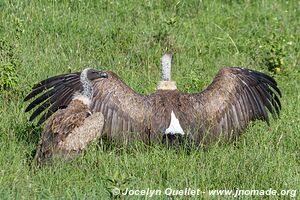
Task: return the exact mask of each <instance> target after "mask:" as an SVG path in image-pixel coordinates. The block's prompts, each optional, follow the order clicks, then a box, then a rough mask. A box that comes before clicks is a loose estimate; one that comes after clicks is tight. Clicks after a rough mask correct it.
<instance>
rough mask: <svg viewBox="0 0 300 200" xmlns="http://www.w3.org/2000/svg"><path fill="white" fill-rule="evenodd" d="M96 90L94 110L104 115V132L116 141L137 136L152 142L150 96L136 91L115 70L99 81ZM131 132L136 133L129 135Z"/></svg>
mask: <svg viewBox="0 0 300 200" xmlns="http://www.w3.org/2000/svg"><path fill="white" fill-rule="evenodd" d="M94 89H95V91H94V97H93V100H92V102H93V105H92V110H93V112H101V113H102V114H103V115H104V119H105V123H104V129H103V131H104V133H106V134H108V136H109V137H111V138H114V139H116V140H125V139H129V140H131V138H132V137H135V136H137V137H138V138H139V139H141V140H142V141H145V142H147V143H148V139H149V135H147V133H148V130H147V128H148V127H147V125H148V124H149V122H148V119H149V116H150V108H149V103H148V101H147V97H146V96H143V95H141V94H138V93H136V92H135V91H133V90H132V89H131V88H129V87H128V86H127V85H126V84H125V83H124V82H123V81H122V80H121V79H120V78H119V77H118V76H117V75H116V74H114V73H112V72H109V73H108V78H107V79H97V80H95V81H94ZM129 132H130V133H132V134H130V135H128V133H129ZM133 133H134V134H136V135H133ZM138 134H140V135H138ZM123 142H124V141H123Z"/></svg>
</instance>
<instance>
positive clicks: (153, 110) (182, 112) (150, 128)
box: [25, 54, 281, 144]
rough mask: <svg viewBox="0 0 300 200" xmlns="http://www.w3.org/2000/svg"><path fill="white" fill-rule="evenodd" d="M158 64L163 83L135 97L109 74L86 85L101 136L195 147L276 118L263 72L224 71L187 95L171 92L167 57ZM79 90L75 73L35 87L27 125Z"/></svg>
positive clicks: (270, 82) (275, 92) (272, 88)
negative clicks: (184, 141) (186, 142)
mask: <svg viewBox="0 0 300 200" xmlns="http://www.w3.org/2000/svg"><path fill="white" fill-rule="evenodd" d="M162 64H163V80H162V81H161V82H160V83H159V85H158V88H157V90H156V91H155V92H154V93H153V94H150V95H142V94H139V93H137V92H135V91H134V90H132V89H131V88H130V87H128V86H127V85H126V84H125V83H124V82H123V81H122V80H121V79H120V78H119V77H118V76H117V75H116V74H115V73H113V72H111V71H99V72H103V73H104V72H105V73H106V74H107V78H105V79H95V80H93V81H92V83H93V89H94V96H93V98H92V102H91V103H92V105H91V109H92V111H93V112H101V113H103V115H104V118H105V123H104V129H103V134H104V135H106V136H107V137H109V138H112V139H113V140H117V141H122V142H127V141H131V140H132V139H134V138H137V139H140V140H142V141H144V142H145V143H147V144H148V143H152V142H157V141H161V140H162V137H164V136H165V135H179V134H180V135H184V136H187V137H188V138H189V139H191V140H192V141H194V142H196V143H198V144H199V143H200V142H205V143H208V142H210V141H213V140H215V139H218V138H220V137H221V136H222V137H225V138H228V139H230V138H233V137H235V136H237V135H238V134H239V133H240V132H241V131H243V130H244V129H245V128H246V126H247V125H248V124H249V122H250V121H253V120H256V119H260V120H264V121H266V122H267V123H268V124H269V118H268V111H269V112H270V113H271V114H272V115H273V117H275V118H276V117H278V115H279V110H280V109H281V104H280V100H279V98H278V96H280V97H281V92H280V90H279V89H278V87H277V83H276V81H275V80H274V79H273V78H272V77H270V76H268V75H266V74H264V73H261V72H258V71H254V70H250V69H244V68H240V67H225V68H223V69H221V70H220V71H219V72H218V74H217V75H216V77H215V78H214V80H213V82H212V83H211V84H210V85H209V86H208V87H207V88H206V89H205V90H204V91H202V92H200V93H193V94H190V93H185V92H181V91H179V90H177V88H176V83H175V81H170V70H169V69H170V68H171V55H170V54H166V55H164V56H163V58H162ZM81 90H82V88H81V86H80V73H79V72H78V73H70V74H63V75H58V76H55V77H51V78H49V79H46V80H44V81H42V82H40V83H39V84H38V85H37V86H35V87H34V88H33V90H32V91H31V93H30V94H28V96H27V97H26V98H25V100H29V99H31V98H33V97H36V96H37V95H39V94H42V93H43V92H45V93H43V94H42V95H41V96H39V97H38V98H36V99H35V100H34V101H32V102H31V103H30V104H29V106H28V107H27V109H26V111H29V110H31V109H32V108H34V107H35V106H37V105H39V107H38V108H37V109H36V110H35V111H34V112H33V114H32V115H31V118H30V120H33V119H34V118H35V117H36V116H37V115H39V114H40V113H42V112H43V111H45V112H44V114H43V115H42V117H41V118H40V120H39V123H42V122H43V121H44V120H46V119H47V118H48V117H49V116H50V115H51V114H52V113H53V112H55V111H56V110H57V109H58V108H60V107H64V106H67V105H68V104H69V103H70V101H71V99H72V95H73V94H74V93H75V92H78V91H79V92H80V91H81ZM40 104H41V105H40Z"/></svg>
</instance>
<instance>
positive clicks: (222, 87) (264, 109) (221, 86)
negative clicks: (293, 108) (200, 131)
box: [194, 67, 281, 134]
mask: <svg viewBox="0 0 300 200" xmlns="http://www.w3.org/2000/svg"><path fill="white" fill-rule="evenodd" d="M278 96H279V97H281V91H280V90H279V88H278V86H277V83H276V81H275V80H274V79H273V78H272V77H270V76H268V75H266V74H263V73H261V72H257V71H253V70H248V69H243V68H238V67H227V68H223V69H221V70H220V71H219V73H218V74H217V76H216V77H215V79H214V81H213V82H212V84H211V85H210V86H209V87H208V88H207V89H206V90H204V91H203V92H201V93H198V94H194V97H196V99H197V100H198V101H199V102H201V103H200V104H199V105H201V106H200V107H198V110H199V112H201V113H202V115H201V116H205V117H204V118H203V119H202V120H203V124H205V126H206V129H209V127H212V128H211V130H217V129H215V128H213V127H222V131H223V132H225V134H231V133H230V132H231V130H233V131H234V132H235V133H238V132H240V131H242V130H243V129H244V128H245V127H246V126H247V125H248V123H249V122H250V121H253V120H255V119H261V120H264V121H266V122H267V123H268V124H269V117H268V111H269V112H270V113H271V114H272V116H273V117H274V118H276V117H278V115H279V110H280V109H281V104H280V100H279V97H278ZM213 134H220V133H218V132H217V131H215V132H214V133H213Z"/></svg>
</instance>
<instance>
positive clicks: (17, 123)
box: [0, 0, 300, 199]
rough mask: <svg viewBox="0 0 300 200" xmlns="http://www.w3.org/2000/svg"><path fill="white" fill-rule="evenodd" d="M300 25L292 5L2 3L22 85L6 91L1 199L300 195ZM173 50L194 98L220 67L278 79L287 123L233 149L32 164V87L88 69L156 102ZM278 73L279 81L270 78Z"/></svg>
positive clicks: (221, 146)
mask: <svg viewBox="0 0 300 200" xmlns="http://www.w3.org/2000/svg"><path fill="white" fill-rule="evenodd" d="M299 18H300V10H299V5H298V1H296V0H294V1H271V0H265V1H247V0H242V1H220V0H215V1H196V0H192V1H173V0H168V1H129V0H126V1H114V0H109V1H101V2H99V1H93V0H91V1H71V0H68V1H51V2H50V1H27V0H26V1H18V0H17V1H9V0H3V1H1V2H0V19H1V23H0V40H1V41H5V43H6V44H8V45H10V46H12V47H15V52H16V54H15V55H16V57H13V59H11V60H10V63H12V62H11V61H12V60H14V59H15V58H16V59H17V60H16V61H17V62H16V63H17V67H16V68H14V70H15V72H14V74H16V75H18V78H17V85H16V88H17V90H16V91H15V92H13V93H11V94H9V95H4V94H3V93H2V91H1V94H0V116H1V120H0V132H1V135H0V196H1V197H2V198H3V199H32V198H36V199H57V198H66V199H73V198H78V199H84V198H85V199H99V198H101V199H107V198H119V197H120V198H122V199H126V198H129V197H132V196H112V190H113V189H114V188H115V187H118V188H119V189H121V190H124V189H126V188H130V189H147V188H150V189H161V190H164V189H166V188H174V189H184V188H187V187H191V188H197V189H201V190H202V191H206V192H208V191H209V190H213V189H236V188H239V189H260V190H268V189H269V188H272V189H276V190H282V189H290V190H298V192H299V191H300V190H299V189H300V187H299V186H300V175H299V173H300V172H299V169H300V162H299V161H300V151H299V146H300V131H299V130H300V119H299V116H300V106H299V105H300V95H299V91H300V85H299V80H300V70H299V64H300V63H299V61H300V45H299V44H300V36H299V32H300V22H299ZM165 51H172V52H174V56H173V57H174V62H173V68H172V79H174V80H176V81H177V85H178V88H179V89H180V90H182V91H186V92H199V91H201V90H203V89H205V88H206V87H207V86H208V85H209V84H210V83H211V81H212V79H213V77H214V76H215V74H216V73H217V72H218V70H219V69H221V68H222V67H224V66H243V67H247V68H251V69H254V70H259V71H262V72H265V73H268V74H270V75H272V76H274V78H275V79H276V80H277V81H278V85H279V88H280V89H281V90H282V93H283V98H282V105H283V109H282V111H281V115H280V119H278V120H276V121H275V120H271V126H270V127H268V126H267V125H266V124H264V123H262V122H260V121H257V122H254V123H251V124H250V125H249V126H248V128H247V130H246V131H245V132H244V133H243V134H242V136H241V137H240V138H239V139H238V140H237V141H234V142H232V143H224V142H222V141H220V143H218V144H213V145H211V146H209V147H207V148H192V149H185V148H182V149H169V148H167V147H164V146H160V145H156V146H145V145H142V144H136V145H135V146H134V147H131V148H125V147H122V146H119V145H116V144H112V143H110V142H107V141H105V140H101V141H99V142H98V143H94V144H92V145H91V146H90V148H88V149H87V150H86V151H85V152H84V154H82V155H81V156H79V157H78V158H76V159H74V160H72V161H68V162H66V161H57V162H54V163H53V164H50V165H47V166H45V167H43V168H37V167H36V166H34V165H32V164H31V162H32V157H33V155H34V152H35V148H36V145H37V141H38V138H39V134H40V132H41V128H42V127H36V126H35V124H34V123H33V124H32V123H30V122H28V118H29V114H27V113H24V109H25V107H26V105H27V104H26V103H24V102H23V98H24V96H25V95H26V93H28V92H29V91H30V88H31V86H32V85H33V84H35V83H36V82H38V81H40V80H42V79H45V78H47V77H50V76H53V75H57V74H61V73H66V72H70V71H72V72H73V71H78V70H81V69H83V68H85V67H86V66H91V67H94V68H96V69H105V70H112V71H114V72H116V73H117V74H118V75H119V76H120V77H121V78H122V79H123V80H124V81H125V82H126V83H127V84H128V85H129V86H130V87H131V88H133V89H134V90H136V91H137V92H140V93H143V94H150V93H151V92H154V91H155V88H156V85H157V82H158V81H159V80H160V77H161V66H160V58H161V55H162V54H163V53H164V52H165ZM1 55H2V54H1ZM6 58H8V57H6ZM281 59H282V61H283V62H281V61H280V60H281ZM0 64H1V66H2V63H0ZM10 66H11V65H10ZM275 68H280V69H281V72H282V73H277V74H276V73H275V74H274V73H269V69H271V70H273V69H275ZM4 72H5V73H8V72H9V70H4ZM298 196H299V195H298V194H297V197H298ZM134 197H135V198H143V197H141V196H134ZM177 197H178V196H177ZM177 197H172V198H177ZM223 197H224V198H225V199H226V198H227V199H231V198H232V196H222V198H223ZM287 197H288V196H285V198H287ZM156 198H157V199H165V198H167V196H164V195H162V196H156ZM179 198H182V199H185V198H187V197H185V196H179ZM194 198H197V199H198V198H201V199H211V198H215V199H219V198H221V197H220V196H209V195H208V193H206V194H201V195H200V196H196V197H194ZM241 198H243V199H253V198H256V199H260V198H261V197H258V196H243V197H241ZM270 198H271V199H277V198H280V197H279V196H270ZM281 198H283V197H281Z"/></svg>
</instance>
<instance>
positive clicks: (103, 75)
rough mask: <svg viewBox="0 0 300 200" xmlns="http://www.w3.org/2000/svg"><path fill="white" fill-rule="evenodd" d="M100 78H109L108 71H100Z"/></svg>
mask: <svg viewBox="0 0 300 200" xmlns="http://www.w3.org/2000/svg"><path fill="white" fill-rule="evenodd" d="M99 77H100V78H108V74H107V73H106V72H99Z"/></svg>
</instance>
